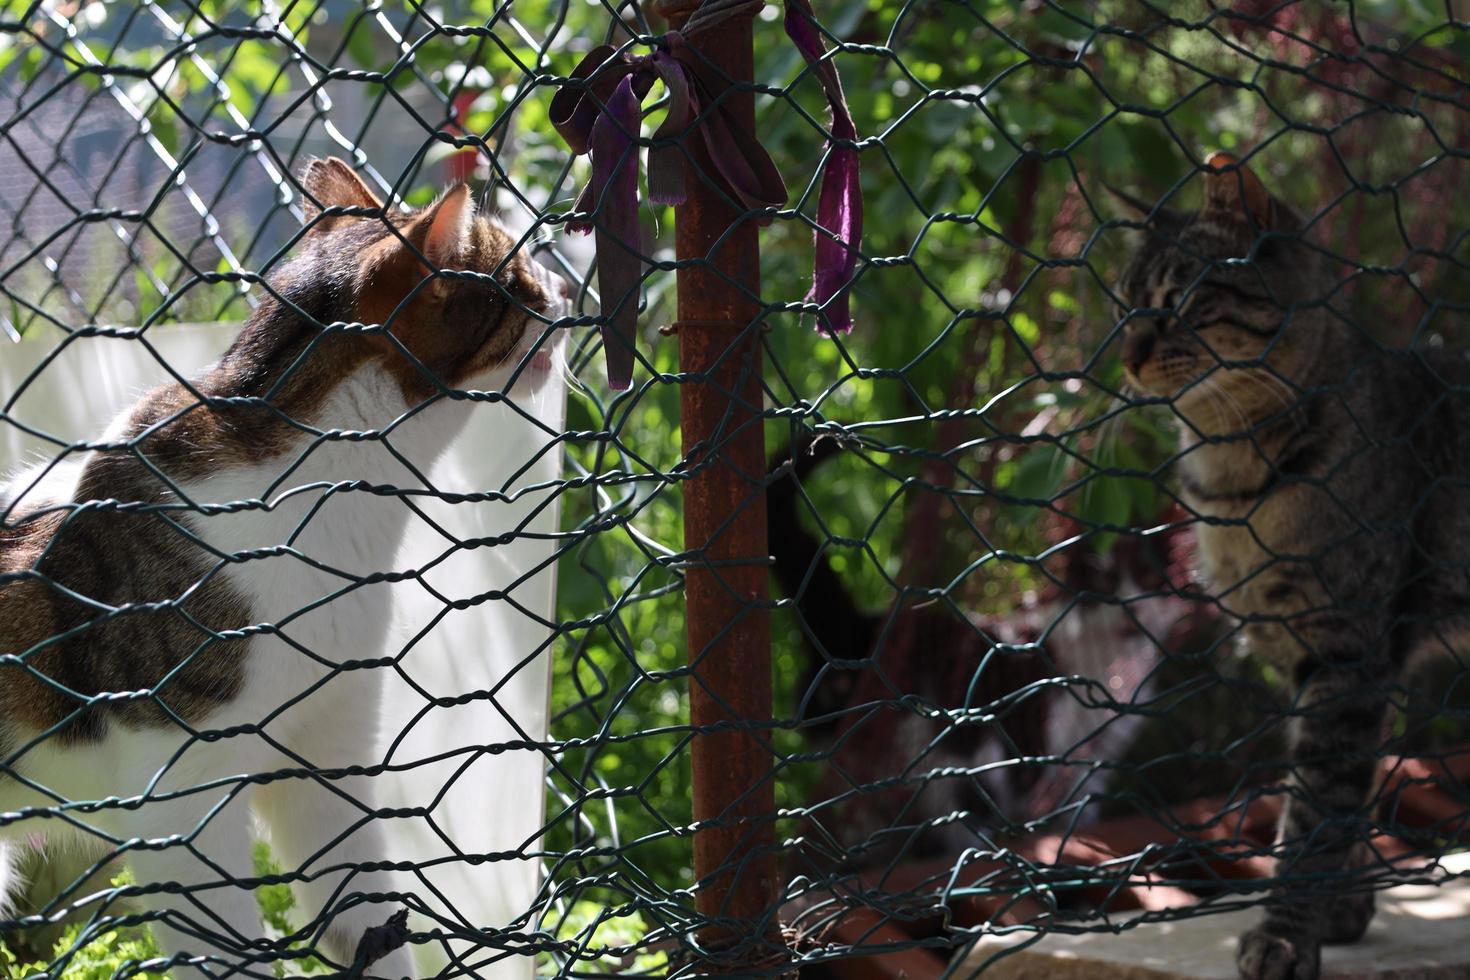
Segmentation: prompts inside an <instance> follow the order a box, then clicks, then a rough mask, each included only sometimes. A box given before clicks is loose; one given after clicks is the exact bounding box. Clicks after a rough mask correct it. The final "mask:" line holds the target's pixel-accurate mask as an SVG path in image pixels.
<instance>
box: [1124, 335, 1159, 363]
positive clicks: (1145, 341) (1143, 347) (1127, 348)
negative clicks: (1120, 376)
mask: <svg viewBox="0 0 1470 980" xmlns="http://www.w3.org/2000/svg"><path fill="white" fill-rule="evenodd" d="M1157 338H1158V334H1156V333H1155V332H1154V331H1153V330H1150V329H1148V328H1143V329H1138V330H1130V331H1129V332H1128V333H1126V334H1125V335H1124V336H1123V366H1124V367H1126V368H1127V369H1128V370H1130V371H1132V372H1134V373H1135V374H1136V373H1137V372H1138V369H1139V368H1141V367H1143V365H1144V362H1145V361H1147V360H1148V358H1149V355H1150V354H1152V353H1153V352H1154V341H1155V340H1157Z"/></svg>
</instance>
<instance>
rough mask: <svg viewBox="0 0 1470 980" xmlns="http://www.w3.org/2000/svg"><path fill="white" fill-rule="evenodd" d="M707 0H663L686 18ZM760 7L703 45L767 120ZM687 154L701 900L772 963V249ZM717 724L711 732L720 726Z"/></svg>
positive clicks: (732, 963) (687, 540)
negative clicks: (763, 288) (761, 323)
mask: <svg viewBox="0 0 1470 980" xmlns="http://www.w3.org/2000/svg"><path fill="white" fill-rule="evenodd" d="M697 6H698V0H693V2H690V0H663V2H662V3H660V5H659V9H660V12H661V13H662V14H663V15H664V16H665V17H666V18H667V19H668V20H669V23H670V26H671V27H673V28H674V29H678V28H679V27H681V26H682V25H683V24H684V21H685V19H686V18H687V17H688V15H689V14H690V13H691V12H692V11H693V9H694V8H696V7H697ZM752 20H753V17H751V18H743V17H742V18H736V19H733V20H731V21H730V22H728V23H726V24H722V25H721V26H720V27H719V28H717V29H715V30H711V31H708V32H706V33H704V34H703V35H702V36H701V37H700V39H699V40H698V41H697V42H695V41H691V42H690V43H691V45H692V46H694V47H696V48H698V50H699V52H700V54H701V55H702V56H703V58H704V59H707V60H708V62H709V63H710V64H711V65H712V66H714V67H715V68H717V69H718V71H720V72H722V73H723V74H724V75H725V76H726V77H728V78H729V79H731V80H732V82H733V84H734V88H733V89H732V90H731V91H728V92H727V93H726V94H725V96H724V97H725V99H726V100H727V102H726V104H727V105H728V106H729V107H730V108H731V110H732V111H733V112H735V113H736V114H737V115H738V116H739V118H740V119H742V120H743V121H744V122H745V123H746V125H747V127H748V128H747V130H746V131H747V132H755V99H754V96H753V94H752V93H751V92H749V91H739V90H738V86H739V84H740V83H741V82H748V81H750V80H751V79H752V77H753V71H754V64H753V60H754V56H753V51H752V32H751V26H752ZM691 151H693V152H694V154H695V157H696V158H695V160H694V161H692V162H691V163H688V164H686V168H687V169H686V176H685V181H686V183H685V186H686V187H688V189H689V197H688V201H687V202H686V203H685V204H683V205H681V206H679V207H677V208H676V209H675V212H674V214H675V221H676V223H677V230H676V236H675V243H676V252H677V257H678V259H679V260H680V261H682V262H692V263H693V264H692V265H690V266H688V267H685V268H680V269H679V271H678V290H679V300H678V316H679V320H678V323H677V324H676V332H677V333H678V338H679V367H680V369H681V371H683V372H684V373H685V375H686V376H688V377H690V378H691V380H689V381H686V382H685V383H684V385H683V387H682V389H681V390H680V411H681V415H682V426H683V443H684V454H685V458H686V460H689V461H690V462H691V463H692V464H693V465H694V466H696V467H697V468H698V473H697V475H695V476H693V477H691V478H690V479H688V480H686V481H685V483H684V547H685V550H686V552H687V553H688V554H689V555H690V556H691V557H690V563H689V567H688V568H687V570H686V573H685V602H686V622H687V628H688V637H689V659H690V664H691V667H692V676H691V678H690V684H689V713H690V719H691V721H692V723H693V725H694V726H695V730H696V732H697V733H698V734H696V735H695V737H694V739H693V741H692V743H691V745H690V753H691V756H692V765H693V783H694V785H693V791H694V819H695V820H696V821H698V822H699V823H701V824H704V825H705V826H703V827H702V829H700V830H698V831H697V832H696V833H695V838H694V875H695V879H696V881H697V882H698V883H699V884H698V891H697V892H696V903H697V907H698V911H699V913H700V916H701V918H702V919H703V920H704V921H705V922H706V923H707V924H708V925H706V926H705V927H704V928H703V929H702V930H701V931H700V939H701V942H702V943H703V945H704V946H705V947H706V948H707V949H710V950H712V951H723V952H721V953H718V954H717V955H714V956H712V957H711V958H710V960H709V962H708V963H707V966H708V967H709V969H710V971H711V972H716V973H722V974H747V975H749V974H753V973H759V972H768V971H770V968H771V966H772V965H773V964H774V963H776V962H779V961H780V960H781V959H782V958H783V957H782V956H781V955H780V954H781V953H782V952H783V951H784V947H783V946H782V945H781V940H780V934H779V923H778V921H777V910H776V903H777V899H778V884H777V879H776V858H775V812H776V799H775V789H774V786H773V784H772V777H771V762H772V759H771V753H770V749H769V748H768V747H767V746H766V745H764V744H763V743H762V741H761V738H760V736H761V735H762V734H763V733H765V732H768V731H769V729H768V728H766V727H765V726H764V723H765V722H767V721H768V720H769V719H770V718H771V715H772V704H771V639H770V623H769V615H768V611H767V602H768V600H769V585H768V581H767V576H768V564H767V562H768V555H769V551H768V549H767V547H766V502H765V493H764V491H763V489H762V487H763V478H764V475H765V471H766V449H765V433H764V431H763V426H762V422H761V419H760V410H761V402H762V388H761V381H760V377H761V347H760V338H759V327H758V326H757V325H756V320H757V319H758V317H759V316H760V313H761V307H760V304H759V303H757V302H755V301H754V300H752V299H751V297H753V296H756V295H758V294H759V292H760V245H759V242H758V239H757V227H756V224H755V223H754V222H753V221H751V220H749V218H744V217H743V216H742V214H741V212H740V211H737V210H735V209H734V208H732V207H730V206H729V205H727V204H726V203H725V202H724V201H723V200H722V199H721V195H720V194H719V192H718V191H715V190H713V189H712V188H711V187H710V184H709V177H708V175H709V174H711V173H714V172H715V171H714V170H713V168H712V165H711V164H710V162H709V161H708V159H705V158H703V157H702V156H701V155H700V154H701V153H702V149H696V148H695V147H694V146H693V145H691ZM712 729H713V730H712Z"/></svg>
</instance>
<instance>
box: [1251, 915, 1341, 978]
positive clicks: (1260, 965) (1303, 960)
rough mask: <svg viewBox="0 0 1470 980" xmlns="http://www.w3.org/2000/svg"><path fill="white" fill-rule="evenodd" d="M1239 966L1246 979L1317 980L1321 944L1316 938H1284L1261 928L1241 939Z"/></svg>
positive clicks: (1320, 963)
mask: <svg viewBox="0 0 1470 980" xmlns="http://www.w3.org/2000/svg"><path fill="white" fill-rule="evenodd" d="M1235 965H1236V967H1237V968H1238V969H1239V970H1240V975H1241V977H1242V978H1244V980H1317V975H1318V973H1319V972H1320V971H1321V968H1322V954H1321V943H1319V942H1318V941H1317V940H1316V939H1315V938H1310V937H1305V936H1299V937H1293V936H1280V935H1277V934H1276V933H1274V932H1268V931H1266V928H1265V927H1264V926H1257V927H1256V928H1254V929H1252V930H1251V931H1250V932H1247V933H1246V934H1245V935H1243V936H1241V937H1240V945H1239V946H1237V947H1236V950H1235Z"/></svg>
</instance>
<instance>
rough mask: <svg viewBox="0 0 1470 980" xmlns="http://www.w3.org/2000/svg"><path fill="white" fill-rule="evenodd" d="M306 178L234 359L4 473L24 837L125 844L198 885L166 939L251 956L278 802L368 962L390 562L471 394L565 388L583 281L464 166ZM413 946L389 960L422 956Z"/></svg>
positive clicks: (9, 642)
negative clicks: (569, 290)
mask: <svg viewBox="0 0 1470 980" xmlns="http://www.w3.org/2000/svg"><path fill="white" fill-rule="evenodd" d="M302 187H303V188H304V190H305V192H306V195H307V197H308V199H309V201H310V205H309V207H308V208H307V211H308V214H307V218H308V228H307V230H306V232H305V233H304V235H303V237H302V238H301V240H300V243H299V247H298V249H297V253H296V255H295V257H294V258H292V259H291V260H290V261H289V262H286V263H285V264H284V265H283V266H281V267H280V268H279V269H278V270H276V271H275V272H274V273H273V274H271V275H270V277H269V286H268V288H267V289H266V290H265V291H264V293H265V295H264V296H263V297H262V302H261V304H260V306H259V307H258V308H257V309H256V311H255V313H254V315H253V316H252V317H251V318H250V320H249V322H248V323H247V324H246V325H245V326H244V328H243V330H242V331H241V333H240V335H239V337H238V339H236V340H235V342H234V343H233V345H232V346H231V347H230V348H229V350H228V351H227V352H226V353H225V354H224V355H223V357H222V358H221V359H220V360H219V362H218V363H216V364H215V365H213V366H212V367H210V368H208V369H207V370H205V371H204V372H203V373H202V374H201V375H200V376H199V377H197V378H195V379H193V380H192V381H190V382H188V383H183V382H179V383H173V384H167V385H165V386H163V387H161V388H159V389H157V390H155V391H152V392H150V393H149V394H147V395H146V396H145V397H143V398H142V399H141V400H140V401H139V402H138V403H137V404H135V405H134V406H133V407H132V408H130V409H129V410H127V411H125V412H124V413H123V414H122V416H121V417H120V418H119V419H117V421H116V422H115V423H114V424H113V426H112V427H111V429H110V430H109V431H108V432H107V434H106V435H105V436H104V437H103V439H102V440H101V441H100V442H98V443H95V444H94V447H95V448H92V449H91V451H90V452H88V453H86V454H85V456H83V457H82V459H81V460H80V461H79V462H78V463H77V464H76V465H75V466H69V465H60V466H57V465H52V466H49V467H46V468H42V469H39V470H37V471H33V472H31V473H28V474H23V475H22V476H21V477H19V478H18V479H16V480H14V481H12V483H11V485H10V486H9V487H8V488H7V489H5V490H4V492H0V848H3V847H4V844H3V841H4V840H5V838H7V837H8V838H10V839H11V840H12V842H13V841H14V840H15V839H16V838H17V837H20V836H22V835H26V834H31V833H37V832H43V833H47V834H54V835H58V836H59V835H60V834H61V832H62V831H63V830H68V829H69V830H81V831H83V832H85V833H87V834H89V835H92V836H94V837H96V838H97V839H100V840H103V841H107V842H110V845H111V846H112V847H113V848H114V849H115V850H116V851H117V852H119V853H121V854H122V855H123V856H124V858H125V860H126V861H127V862H128V863H129V865H130V866H131V868H132V870H133V872H134V874H135V876H136V878H137V880H138V883H139V884H140V885H141V886H144V887H150V886H157V885H161V884H163V883H170V882H171V883H176V884H177V885H179V886H182V890H179V889H174V890H171V891H167V892H153V893H151V894H149V895H147V896H146V897H144V898H143V899H142V900H141V903H142V904H145V905H147V906H148V907H150V908H154V909H159V910H161V911H163V912H164V913H165V914H164V916H163V917H162V918H161V919H158V920H156V921H155V922H154V923H153V929H154V934H155V936H156V938H157V939H158V941H159V943H160V945H161V946H162V947H163V948H164V949H165V950H166V951H167V952H168V953H170V954H172V955H175V956H183V955H201V954H202V955H208V956H217V955H218V951H219V950H221V949H222V950H224V952H225V954H226V956H227V957H228V956H229V955H231V954H234V955H238V954H240V953H242V952H244V951H246V950H247V949H248V948H250V947H252V946H254V948H255V949H256V950H259V949H262V948H264V947H262V946H261V935H262V931H261V925H260V921H259V914H258V909H257V906H256V902H255V899H254V896H253V895H252V893H251V892H250V891H248V890H246V889H244V888H241V887H237V886H236V885H234V884H232V879H239V878H250V877H252V875H253V871H252V862H251V845H252V842H251V834H250V826H251V824H250V820H251V816H250V814H251V811H254V814H255V816H256V817H257V818H259V819H260V821H261V823H262V824H263V825H264V828H265V829H266V830H267V831H268V832H269V834H270V838H271V843H272V845H273V848H274V851H275V854H276V856H277V857H278V858H280V860H281V862H282V864H283V865H284V866H285V867H286V868H287V869H288V870H293V871H300V872H302V873H303V874H304V875H305V878H304V879H302V880H299V881H297V883H296V885H295V888H296V890H297V893H298V894H299V895H301V896H303V897H304V898H305V900H306V904H307V907H308V910H309V911H311V912H312V913H314V914H318V918H317V919H316V920H315V921H314V931H313V934H312V936H311V940H312V944H313V945H314V946H315V947H316V948H317V949H318V950H319V952H320V953H321V954H323V955H324V956H326V957H327V958H328V959H330V960H332V961H334V962H335V963H337V964H339V965H341V966H346V965H349V964H352V963H353V961H354V957H358V959H359V964H361V962H362V961H365V960H367V959H370V958H372V957H373V956H376V955H379V954H380V953H381V952H382V950H381V949H372V950H365V947H366V946H367V945H370V944H365V943H364V942H363V940H364V937H365V936H370V937H373V938H374V939H377V938H379V937H381V932H380V927H381V924H382V923H383V922H384V920H385V919H388V918H390V912H392V909H393V906H396V905H397V904H398V902H397V900H396V899H395V898H394V896H393V895H392V894H391V891H392V884H391V879H390V878H389V877H388V873H387V872H384V871H379V870H353V866H358V865H368V866H369V868H371V866H372V864H373V863H374V862H381V861H384V860H391V853H389V852H388V850H387V849H386V848H385V844H384V839H383V836H382V831H381V829H380V825H381V821H379V820H374V819H369V816H370V814H371V809H370V808H371V800H372V793H371V783H370V781H369V780H368V778H367V777H366V776H364V775H361V774H358V773H354V772H351V771H348V770H347V767H349V766H354V765H371V764H373V763H374V762H376V761H379V760H376V759H374V758H373V757H372V755H371V746H373V745H375V744H377V739H376V729H377V704H378V700H379V691H380V687H381V683H382V678H383V677H384V675H385V674H386V673H387V671H388V670H389V669H391V668H390V667H388V666H387V665H386V663H385V662H381V661H380V662H377V663H374V662H372V658H374V657H378V656H381V652H382V650H383V640H384V636H385V633H386V631H387V630H388V628H389V615H390V610H391V604H390V601H389V599H390V596H389V594H388V593H387V592H386V591H385V590H386V589H388V588H389V586H388V585H386V584H384V583H383V582H382V576H383V573H387V572H392V571H394V570H395V569H394V556H395V554H396V553H397V551H398V548H399V544H400V542H401V540H402V538H403V537H404V534H405V532H406V529H407V528H408V526H409V518H410V516H411V513H412V511H413V497H412V495H411V494H412V492H413V491H414V490H417V489H420V488H422V487H423V478H422V477H421V476H420V475H419V473H420V472H422V470H423V469H424V468H426V467H427V466H428V464H430V463H431V462H432V461H433V459H434V458H435V457H436V456H437V455H438V454H439V453H441V452H442V451H443V450H444V449H445V448H446V447H447V446H448V445H449V444H450V442H451V441H452V440H453V439H454V437H455V434H456V433H457V432H459V431H460V429H461V427H462V425H463V423H464V422H465V421H466V419H467V417H468V412H469V411H470V410H471V408H472V406H473V404H474V401H473V400H470V399H465V398H463V397H458V396H457V394H456V393H458V392H461V391H465V390H471V389H487V390H502V391H504V390H509V391H510V393H511V395H512V396H515V395H519V394H522V393H524V392H526V391H527V390H528V389H533V388H535V387H538V386H540V385H541V384H542V383H543V382H544V381H545V379H546V378H547V377H548V375H549V373H550V372H551V370H552V368H553V365H554V361H553V352H554V351H555V350H556V345H555V343H554V342H553V341H552V340H551V339H549V338H550V337H551V336H552V334H553V331H551V330H550V329H549V326H550V324H552V322H553V321H554V320H555V319H556V318H557V317H559V316H561V315H563V314H564V313H565V311H566V310H565V307H566V288H565V283H563V282H562V281H561V280H560V279H558V278H557V277H556V276H555V275H554V274H552V273H550V272H548V271H547V270H545V269H543V268H541V267H540V266H539V265H537V264H536V263H534V262H531V261H529V260H527V259H526V258H524V257H523V256H522V255H521V254H519V253H518V252H517V251H516V249H515V244H516V242H515V239H514V238H513V237H512V236H510V235H508V234H507V233H506V232H505V231H504V230H503V229H501V228H500V227H498V226H497V225H495V224H493V223H491V222H490V221H489V220H487V219H485V218H483V217H480V216H478V215H477V214H476V212H475V203H474V198H473V195H472V194H471V192H470V190H469V188H468V187H465V186H463V185H461V186H458V187H455V188H453V189H452V190H450V191H448V192H447V193H445V194H444V195H443V196H441V197H440V198H439V199H438V200H437V201H435V202H434V203H433V204H431V205H430V206H428V207H426V208H423V209H422V210H419V211H417V212H414V213H411V214H400V213H398V212H396V211H393V210H388V209H385V208H384V206H383V202H382V201H380V200H379V199H378V198H377V196H375V195H374V194H373V193H372V192H371V191H370V190H369V189H368V188H367V186H366V185H365V184H364V183H363V182H362V181H361V180H360V179H359V178H358V176H357V175H356V174H355V173H354V172H353V170H352V169H351V167H349V166H348V165H347V164H345V163H343V162H342V161H340V160H336V159H328V160H319V161H313V162H312V163H311V164H309V165H308V167H307V168H306V170H305V172H304V173H303V175H302ZM440 269H444V270H461V271H467V272H471V273H477V274H478V275H477V276H463V275H461V276H453V275H451V276H443V275H438V274H436V270H440ZM333 324H335V327H334V328H332V329H324V325H333ZM364 324H368V325H374V324H382V325H384V328H375V327H371V326H370V327H366V328H365V327H364V326H363V325H364ZM401 491H402V492H401ZM339 668H340V669H339ZM240 774H274V775H272V776H271V777H270V778H268V779H264V780H262V781H259V782H254V781H251V780H250V779H248V778H246V777H242V776H241V775H240ZM97 800H101V801H106V802H104V803H103V804H101V805H99V804H95V803H87V802H85V801H97ZM48 808H49V810H50V811H51V814H52V815H50V816H49V818H47V817H37V816H34V814H36V813H37V811H40V810H43V809H48ZM57 812H61V813H62V814H63V815H62V816H60V817H57V816H55V815H54V814H56V813H57ZM0 858H3V854H0ZM0 877H3V870H0ZM385 903H387V904H385ZM318 910H320V912H319V913H318ZM220 937H224V938H223V940H222V939H221V938H220ZM390 945H391V944H390ZM409 952H410V950H409V949H408V948H407V947H402V946H400V947H399V948H397V949H394V950H391V951H389V952H387V953H386V955H383V956H382V958H381V959H380V960H379V961H378V963H377V964H376V965H375V966H374V967H373V972H374V973H375V974H380V975H385V976H391V977H404V976H411V975H413V974H414V969H413V963H412V959H411V957H410V956H409ZM201 969H205V970H207V971H209V972H215V971H216V970H217V969H218V968H208V967H201Z"/></svg>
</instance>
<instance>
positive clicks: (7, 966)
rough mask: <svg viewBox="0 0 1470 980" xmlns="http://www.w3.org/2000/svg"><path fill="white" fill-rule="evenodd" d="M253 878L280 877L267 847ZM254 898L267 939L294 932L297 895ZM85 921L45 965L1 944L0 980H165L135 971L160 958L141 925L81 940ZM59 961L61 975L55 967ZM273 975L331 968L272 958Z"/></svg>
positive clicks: (268, 892)
mask: <svg viewBox="0 0 1470 980" xmlns="http://www.w3.org/2000/svg"><path fill="white" fill-rule="evenodd" d="M253 858H254V866H255V868H254V870H255V875H256V877H259V878H269V877H275V876H278V875H280V874H282V873H283V869H282V868H281V865H280V863H279V862H278V861H277V860H276V859H275V855H273V854H272V853H271V849H270V845H269V844H266V843H265V842H264V841H258V842H256V844H255V848H254V851H253ZM133 884H135V882H134V880H133V876H132V872H129V871H124V872H122V873H121V874H119V875H117V876H116V877H114V878H113V879H112V887H114V888H127V887H129V886H131V885H133ZM255 900H256V902H257V903H258V904H259V905H260V916H261V920H262V921H263V922H264V924H265V930H266V935H267V936H269V937H270V938H272V939H282V938H284V937H286V936H289V935H291V934H292V933H294V932H296V930H297V926H295V925H294V924H293V923H292V921H291V919H292V915H291V913H292V912H294V911H295V909H296V896H295V894H294V893H292V891H291V886H290V885H289V884H287V883H286V882H284V881H281V882H276V883H274V884H269V885H261V886H260V887H259V888H257V889H256V890H255ZM86 927H87V923H86V922H85V921H83V922H77V923H74V924H73V925H71V926H69V927H68V928H67V930H66V932H64V933H62V935H61V937H60V938H59V939H57V940H56V943H55V944H54V946H53V947H52V949H51V957H50V962H45V961H42V960H35V961H28V960H24V959H22V957H21V956H20V955H19V954H17V953H16V952H15V951H13V950H12V949H10V948H9V947H8V946H6V945H5V944H4V943H3V942H0V980H24V978H34V977H40V976H47V977H50V978H52V980H110V978H112V977H128V978H129V980H134V978H136V980H169V977H168V976H167V975H166V974H162V973H150V972H147V971H138V970H137V966H138V964H140V963H143V962H145V961H147V960H150V959H157V958H158V957H160V956H161V955H162V953H161V952H160V950H159V949H158V946H157V944H156V943H155V942H154V941H153V934H152V933H151V932H150V931H149V930H148V928H147V927H146V926H139V927H134V928H119V929H109V930H108V931H107V932H104V933H102V934H101V935H98V936H96V937H94V938H93V939H91V940H90V941H89V942H85V943H84V942H83V932H84V930H85V929H86ZM289 948H290V949H292V950H305V949H306V943H304V942H301V941H299V940H298V941H296V942H293V943H291V944H290V947H289ZM60 963H64V964H65V966H64V967H62V968H61V970H60V972H59V973H58V972H56V967H55V965H56V964H60ZM273 966H274V969H275V974H276V976H278V977H286V976H287V975H290V976H312V975H316V974H321V973H330V972H331V968H330V967H329V966H328V965H327V964H326V963H324V962H323V961H322V960H321V959H320V958H319V957H317V956H316V955H315V954H313V953H307V954H306V955H303V956H301V957H299V958H295V959H282V960H277V961H276V962H275V963H274V964H273Z"/></svg>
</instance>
